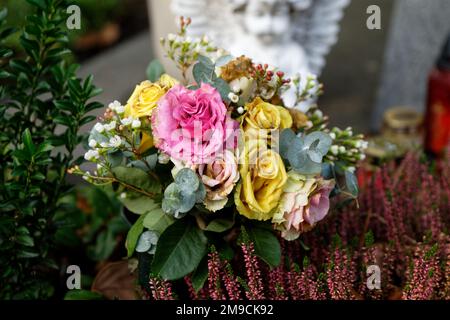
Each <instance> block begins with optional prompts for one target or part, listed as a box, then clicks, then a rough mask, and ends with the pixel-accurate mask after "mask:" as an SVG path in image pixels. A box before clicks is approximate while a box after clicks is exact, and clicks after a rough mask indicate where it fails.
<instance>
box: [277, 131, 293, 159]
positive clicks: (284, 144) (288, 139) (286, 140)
mask: <svg viewBox="0 0 450 320" xmlns="http://www.w3.org/2000/svg"><path fill="white" fill-rule="evenodd" d="M295 139H297V136H296V134H295V132H294V131H293V130H292V129H284V130H283V131H281V134H280V155H281V157H282V158H284V159H287V158H288V152H289V149H290V146H291V145H292V142H293V141H294V140H295Z"/></svg>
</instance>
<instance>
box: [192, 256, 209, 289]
mask: <svg viewBox="0 0 450 320" xmlns="http://www.w3.org/2000/svg"><path fill="white" fill-rule="evenodd" d="M207 279H208V255H205V256H204V257H203V259H202V261H200V264H199V265H198V266H197V268H196V269H195V271H194V272H193V273H192V276H191V281H192V287H194V290H195V292H198V291H199V290H200V289H201V288H203V286H204V285H205V282H206V280H207Z"/></svg>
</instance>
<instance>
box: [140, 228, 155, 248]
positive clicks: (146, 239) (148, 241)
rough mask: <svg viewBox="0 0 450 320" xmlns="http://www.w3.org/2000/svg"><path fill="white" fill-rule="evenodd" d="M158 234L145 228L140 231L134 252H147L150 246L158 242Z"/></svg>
mask: <svg viewBox="0 0 450 320" xmlns="http://www.w3.org/2000/svg"><path fill="white" fill-rule="evenodd" d="M158 238H159V235H158V234H157V233H156V232H155V231H152V230H147V231H144V232H143V233H141V235H140V237H139V240H138V242H137V245H136V252H147V251H149V250H150V248H151V247H152V246H156V244H157V243H158Z"/></svg>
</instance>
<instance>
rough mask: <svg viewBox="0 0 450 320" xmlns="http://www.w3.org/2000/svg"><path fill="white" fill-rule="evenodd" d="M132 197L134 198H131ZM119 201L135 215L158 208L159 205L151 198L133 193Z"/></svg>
mask: <svg viewBox="0 0 450 320" xmlns="http://www.w3.org/2000/svg"><path fill="white" fill-rule="evenodd" d="M133 195H136V196H135V197H133ZM120 201H121V202H122V203H123V205H124V206H125V207H126V208H127V209H128V210H130V211H131V212H133V213H136V214H143V213H147V212H150V211H153V210H155V209H157V208H159V205H158V204H156V203H155V201H154V200H153V199H152V198H150V197H147V196H144V195H139V194H136V193H134V192H129V193H127V197H126V198H123V199H122V198H120Z"/></svg>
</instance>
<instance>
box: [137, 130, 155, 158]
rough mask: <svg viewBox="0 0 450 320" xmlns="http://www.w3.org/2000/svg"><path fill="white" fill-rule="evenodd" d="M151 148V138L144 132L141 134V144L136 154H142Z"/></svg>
mask: <svg viewBox="0 0 450 320" xmlns="http://www.w3.org/2000/svg"><path fill="white" fill-rule="evenodd" d="M151 147H153V137H152V136H151V135H149V134H147V133H145V132H143V133H142V139H141V144H140V145H139V148H138V152H139V153H140V154H142V153H144V152H145V151H147V150H148V149H150V148H151Z"/></svg>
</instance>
